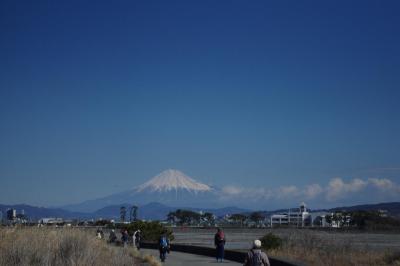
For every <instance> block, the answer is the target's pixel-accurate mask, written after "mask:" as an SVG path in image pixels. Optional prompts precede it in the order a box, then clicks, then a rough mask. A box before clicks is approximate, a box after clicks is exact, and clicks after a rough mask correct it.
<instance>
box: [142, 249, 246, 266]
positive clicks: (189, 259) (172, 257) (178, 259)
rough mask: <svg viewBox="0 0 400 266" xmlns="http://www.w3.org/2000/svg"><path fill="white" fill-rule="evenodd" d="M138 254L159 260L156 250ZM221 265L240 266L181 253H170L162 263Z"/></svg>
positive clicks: (173, 264) (172, 264) (195, 265)
mask: <svg viewBox="0 0 400 266" xmlns="http://www.w3.org/2000/svg"><path fill="white" fill-rule="evenodd" d="M140 252H141V253H142V254H151V255H153V256H154V257H156V258H157V259H159V252H158V250H155V249H140ZM207 264H210V265H223V266H229V265H232V266H233V265H235V266H237V265H242V264H240V263H237V262H233V261H226V260H225V261H223V262H222V263H221V262H217V261H216V259H215V258H211V257H206V256H201V255H194V254H189V253H183V252H171V253H169V254H167V259H166V261H165V262H164V263H163V265H165V266H180V265H182V266H183V265H185V266H187V265H190V266H201V265H207Z"/></svg>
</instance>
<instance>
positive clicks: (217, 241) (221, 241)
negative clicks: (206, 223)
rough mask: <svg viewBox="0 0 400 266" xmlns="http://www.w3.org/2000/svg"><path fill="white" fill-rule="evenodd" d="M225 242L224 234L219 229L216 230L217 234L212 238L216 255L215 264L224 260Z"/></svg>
mask: <svg viewBox="0 0 400 266" xmlns="http://www.w3.org/2000/svg"><path fill="white" fill-rule="evenodd" d="M225 242H226V239H225V234H224V232H223V231H222V229H221V228H218V229H217V233H216V234H215V236H214V245H215V248H216V253H217V255H216V258H217V262H218V261H220V262H222V261H223V260H224V249H225Z"/></svg>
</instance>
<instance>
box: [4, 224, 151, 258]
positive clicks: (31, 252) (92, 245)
mask: <svg viewBox="0 0 400 266" xmlns="http://www.w3.org/2000/svg"><path fill="white" fill-rule="evenodd" d="M0 254H1V256H0V265H1V266H3V265H4V266H13V265H38V266H39V265H60V266H64V265H65V266H78V265H82V266H86V265H96V266H106V265H107V266H108V265H111V266H113V265H115V266H117V265H140V264H141V262H142V261H147V262H148V263H149V264H150V265H152V266H153V265H154V266H158V264H156V263H155V262H156V260H154V262H153V261H152V260H151V258H146V259H144V258H142V257H141V256H140V253H139V252H138V251H136V250H134V249H133V248H120V247H115V246H111V245H107V243H106V242H105V241H104V240H99V239H97V238H96V237H95V235H94V234H92V233H91V232H86V231H84V230H79V229H68V228H65V229H64V228H63V229H58V228H54V229H51V228H13V229H8V228H7V229H0Z"/></svg>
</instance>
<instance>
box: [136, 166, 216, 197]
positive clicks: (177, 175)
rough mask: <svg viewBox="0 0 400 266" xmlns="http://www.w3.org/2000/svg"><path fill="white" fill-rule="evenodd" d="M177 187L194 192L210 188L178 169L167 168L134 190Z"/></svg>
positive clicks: (174, 188)
mask: <svg viewBox="0 0 400 266" xmlns="http://www.w3.org/2000/svg"><path fill="white" fill-rule="evenodd" d="M179 189H183V190H187V191H190V192H194V193H197V192H207V191H211V190H212V188H211V187H209V186H207V185H205V184H202V183H200V182H197V181H196V180H194V179H192V178H190V177H189V176H187V175H185V174H184V173H182V172H181V171H179V170H174V169H169V170H165V171H163V172H162V173H160V174H159V175H157V176H155V177H153V178H152V179H150V180H149V181H147V182H146V183H144V184H142V185H140V186H138V187H137V188H136V191H137V192H141V191H144V190H149V191H157V192H162V191H171V190H179Z"/></svg>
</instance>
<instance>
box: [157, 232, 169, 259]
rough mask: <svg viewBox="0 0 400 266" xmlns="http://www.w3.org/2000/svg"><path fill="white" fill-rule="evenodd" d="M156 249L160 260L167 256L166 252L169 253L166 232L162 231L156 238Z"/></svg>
mask: <svg viewBox="0 0 400 266" xmlns="http://www.w3.org/2000/svg"><path fill="white" fill-rule="evenodd" d="M158 249H159V251H160V259H161V261H162V262H164V261H165V259H166V258H167V252H168V253H169V249H170V245H169V239H168V237H167V233H163V234H162V235H161V237H160V239H159V240H158Z"/></svg>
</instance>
